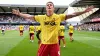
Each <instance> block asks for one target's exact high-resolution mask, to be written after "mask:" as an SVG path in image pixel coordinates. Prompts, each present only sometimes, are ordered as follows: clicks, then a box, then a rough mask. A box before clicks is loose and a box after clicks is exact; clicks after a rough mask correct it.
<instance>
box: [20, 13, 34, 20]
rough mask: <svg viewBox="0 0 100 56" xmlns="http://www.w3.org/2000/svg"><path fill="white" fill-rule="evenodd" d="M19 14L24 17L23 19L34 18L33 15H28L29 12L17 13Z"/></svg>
mask: <svg viewBox="0 0 100 56" xmlns="http://www.w3.org/2000/svg"><path fill="white" fill-rule="evenodd" d="M19 16H21V17H23V18H25V19H34V16H33V15H29V14H23V13H19Z"/></svg>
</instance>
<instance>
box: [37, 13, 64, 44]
mask: <svg viewBox="0 0 100 56" xmlns="http://www.w3.org/2000/svg"><path fill="white" fill-rule="evenodd" d="M64 19H65V14H59V15H58V14H53V15H52V16H50V17H48V16H47V15H37V16H35V20H36V21H37V22H39V23H40V24H41V42H42V44H57V43H58V31H59V28H60V22H61V21H63V20H64Z"/></svg>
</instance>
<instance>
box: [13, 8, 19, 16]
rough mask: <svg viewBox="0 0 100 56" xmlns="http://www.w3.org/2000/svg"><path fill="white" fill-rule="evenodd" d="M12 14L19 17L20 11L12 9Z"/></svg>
mask: <svg viewBox="0 0 100 56" xmlns="http://www.w3.org/2000/svg"><path fill="white" fill-rule="evenodd" d="M12 14H16V15H19V14H20V11H19V10H16V9H12Z"/></svg>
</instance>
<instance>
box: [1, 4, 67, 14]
mask: <svg viewBox="0 0 100 56" xmlns="http://www.w3.org/2000/svg"><path fill="white" fill-rule="evenodd" d="M55 7H56V8H55V13H57V14H59V13H64V12H65V11H66V10H67V8H68V6H55ZM12 9H19V10H20V12H23V13H30V14H36V15H37V14H45V13H46V10H45V6H43V5H7V4H3V5H2V4H1V5H0V13H11V12H12Z"/></svg>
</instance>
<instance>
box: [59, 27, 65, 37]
mask: <svg viewBox="0 0 100 56" xmlns="http://www.w3.org/2000/svg"><path fill="white" fill-rule="evenodd" d="M64 30H65V27H64V26H60V30H59V36H64Z"/></svg>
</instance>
